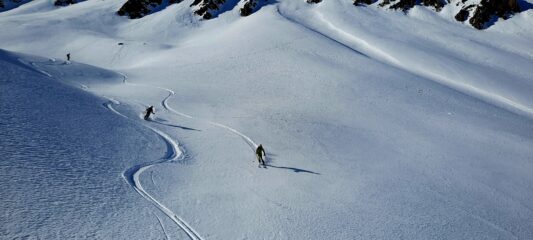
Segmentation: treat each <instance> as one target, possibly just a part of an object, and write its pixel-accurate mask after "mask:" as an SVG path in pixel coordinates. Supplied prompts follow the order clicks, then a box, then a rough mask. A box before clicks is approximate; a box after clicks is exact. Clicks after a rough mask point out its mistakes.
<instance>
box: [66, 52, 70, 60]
mask: <svg viewBox="0 0 533 240" xmlns="http://www.w3.org/2000/svg"><path fill="white" fill-rule="evenodd" d="M67 61H70V53H67Z"/></svg>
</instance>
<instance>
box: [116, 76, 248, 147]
mask: <svg viewBox="0 0 533 240" xmlns="http://www.w3.org/2000/svg"><path fill="white" fill-rule="evenodd" d="M120 74H121V75H122V77H123V82H124V83H125V84H128V85H132V86H137V87H150V88H156V89H160V90H163V91H166V92H168V96H167V97H165V98H164V99H163V101H161V106H162V107H163V108H165V109H166V110H168V111H169V112H171V113H173V114H176V115H178V116H181V117H185V118H189V119H197V120H199V119H198V118H195V117H193V116H191V115H188V114H185V113H182V112H179V111H176V110H175V109H173V108H172V107H171V106H170V105H169V104H168V100H169V99H170V98H172V97H173V96H174V95H175V94H176V93H175V92H174V91H173V90H172V89H168V88H164V87H158V86H151V85H146V84H138V83H130V82H128V81H127V76H126V75H125V74H123V73H120ZM202 121H205V122H207V123H209V124H211V125H214V126H217V127H220V128H223V129H225V130H228V131H230V132H232V133H234V134H236V135H237V136H239V137H241V138H242V139H243V140H244V142H245V143H246V144H248V146H250V148H251V149H252V151H253V152H254V154H255V149H256V148H257V146H258V144H257V143H255V142H254V141H253V140H252V139H251V138H250V137H248V136H246V135H245V134H243V133H241V132H239V131H237V130H236V129H234V128H231V127H229V126H227V125H224V124H221V123H217V122H213V121H209V120H202Z"/></svg>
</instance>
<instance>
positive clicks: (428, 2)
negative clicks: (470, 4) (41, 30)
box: [422, 0, 447, 12]
mask: <svg viewBox="0 0 533 240" xmlns="http://www.w3.org/2000/svg"><path fill="white" fill-rule="evenodd" d="M446 3H447V2H446V1H445V0H422V5H424V6H426V7H433V8H435V11H437V12H440V10H441V9H442V8H443V7H444V5H446Z"/></svg>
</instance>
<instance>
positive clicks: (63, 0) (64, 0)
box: [54, 0, 84, 6]
mask: <svg viewBox="0 0 533 240" xmlns="http://www.w3.org/2000/svg"><path fill="white" fill-rule="evenodd" d="M83 1H84V0H56V1H55V2H54V5H56V6H68V5H70V4H76V3H79V2H83Z"/></svg>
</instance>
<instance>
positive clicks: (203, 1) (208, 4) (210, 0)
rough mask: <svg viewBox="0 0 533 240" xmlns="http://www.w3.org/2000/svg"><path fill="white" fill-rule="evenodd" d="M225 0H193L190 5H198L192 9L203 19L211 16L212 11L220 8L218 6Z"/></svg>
mask: <svg viewBox="0 0 533 240" xmlns="http://www.w3.org/2000/svg"><path fill="white" fill-rule="evenodd" d="M225 2H226V0H195V1H194V2H193V3H192V4H191V7H193V6H199V8H198V9H197V10H196V11H194V14H196V15H198V16H201V17H202V18H204V19H211V18H213V13H214V12H215V11H217V10H219V9H220V6H221V5H222V4H224V3H225Z"/></svg>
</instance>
